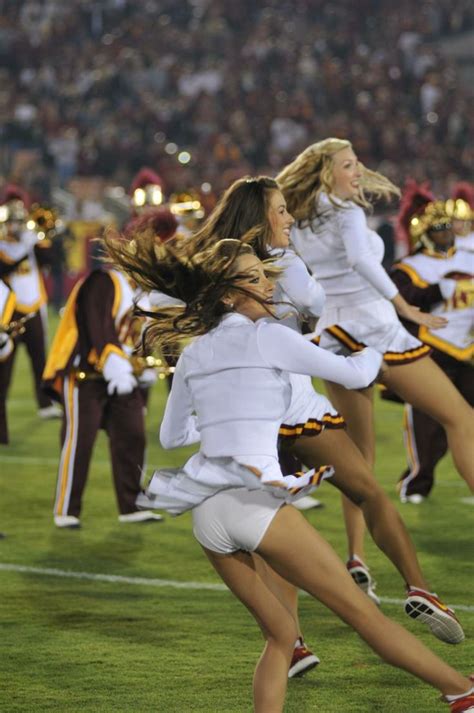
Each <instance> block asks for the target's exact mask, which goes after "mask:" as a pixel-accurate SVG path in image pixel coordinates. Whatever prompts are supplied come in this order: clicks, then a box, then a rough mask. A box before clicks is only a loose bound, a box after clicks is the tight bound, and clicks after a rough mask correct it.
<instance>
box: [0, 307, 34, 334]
mask: <svg viewBox="0 0 474 713" xmlns="http://www.w3.org/2000/svg"><path fill="white" fill-rule="evenodd" d="M35 314H36V312H31V313H30V314H25V316H24V317H20V318H19V319H14V320H12V321H11V322H9V323H8V324H6V325H5V326H0V334H8V336H9V337H11V338H12V339H15V337H18V336H20V334H24V333H25V331H26V327H25V324H26V322H28V320H29V319H31V318H32V317H34V316H35Z"/></svg>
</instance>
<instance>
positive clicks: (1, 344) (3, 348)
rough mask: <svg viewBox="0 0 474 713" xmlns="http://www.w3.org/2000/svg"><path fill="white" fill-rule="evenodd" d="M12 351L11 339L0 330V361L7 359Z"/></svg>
mask: <svg viewBox="0 0 474 713" xmlns="http://www.w3.org/2000/svg"><path fill="white" fill-rule="evenodd" d="M12 351H13V341H12V340H11V339H10V337H9V336H8V334H5V333H2V332H0V361H4V360H5V359H7V358H8V357H9V356H10V354H11V353H12Z"/></svg>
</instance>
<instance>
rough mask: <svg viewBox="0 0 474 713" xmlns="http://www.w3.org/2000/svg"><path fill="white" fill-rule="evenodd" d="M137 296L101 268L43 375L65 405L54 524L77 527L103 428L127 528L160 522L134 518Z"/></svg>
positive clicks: (143, 514)
mask: <svg viewBox="0 0 474 713" xmlns="http://www.w3.org/2000/svg"><path fill="white" fill-rule="evenodd" d="M134 300H135V291H134V289H133V288H132V286H131V285H130V283H129V281H128V280H127V278H126V277H125V276H124V275H123V274H122V273H120V272H118V271H117V270H108V269H105V268H104V269H98V270H94V271H93V272H91V273H90V274H89V275H88V276H87V277H86V278H84V279H83V280H81V281H80V282H78V283H77V284H76V286H75V287H74V289H73V291H72V293H71V295H70V296H69V299H68V301H67V304H66V307H65V309H64V314H63V316H62V319H61V321H60V324H59V326H58V330H57V332H56V335H55V338H54V341H53V344H52V347H51V351H50V354H49V357H48V361H47V363H46V368H45V371H44V374H43V379H44V385H45V387H46V389H47V390H48V391H49V392H50V393H52V394H53V395H54V397H55V398H56V399H58V400H60V401H61V403H62V405H63V409H64V417H63V423H62V429H61V443H62V446H61V456H60V463H59V471H58V479H57V489H56V500H55V505H54V522H55V525H56V526H57V527H60V528H77V527H80V515H81V507H82V495H83V492H84V488H85V486H86V481H87V476H88V471H89V465H90V460H91V456H92V449H93V446H94V442H95V439H96V436H97V432H98V430H99V429H100V428H103V429H104V430H105V431H106V433H107V436H108V440H109V445H110V454H111V461H112V472H113V478H114V487H115V493H116V497H117V503H118V509H119V513H120V514H119V521H120V522H122V523H130V522H145V521H150V520H161V519H162V518H161V516H160V515H155V514H154V513H152V512H147V511H137V508H136V505H135V500H136V498H137V495H138V493H139V492H140V482H141V477H142V469H143V464H144V454H145V424H144V414H143V400H142V396H141V394H140V390H139V388H138V387H139V381H140V377H139V376H137V375H136V374H135V373H134V366H133V363H132V362H133V359H132V358H131V357H130V354H131V350H132V345H133V344H134V342H135V341H136V339H137V337H138V336H139V334H140V329H141V322H140V323H139V324H137V320H136V319H135V318H134V317H133V309H134Z"/></svg>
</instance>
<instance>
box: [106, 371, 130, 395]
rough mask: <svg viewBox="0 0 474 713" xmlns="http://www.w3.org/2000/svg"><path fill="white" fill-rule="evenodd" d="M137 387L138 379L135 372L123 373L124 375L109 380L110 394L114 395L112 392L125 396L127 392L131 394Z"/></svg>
mask: <svg viewBox="0 0 474 713" xmlns="http://www.w3.org/2000/svg"><path fill="white" fill-rule="evenodd" d="M136 387H137V380H136V379H135V377H134V376H133V374H122V376H119V377H117V378H116V379H110V381H108V382H107V393H108V394H109V396H112V394H117V396H124V395H125V394H131V393H132V391H133V389H135V388H136Z"/></svg>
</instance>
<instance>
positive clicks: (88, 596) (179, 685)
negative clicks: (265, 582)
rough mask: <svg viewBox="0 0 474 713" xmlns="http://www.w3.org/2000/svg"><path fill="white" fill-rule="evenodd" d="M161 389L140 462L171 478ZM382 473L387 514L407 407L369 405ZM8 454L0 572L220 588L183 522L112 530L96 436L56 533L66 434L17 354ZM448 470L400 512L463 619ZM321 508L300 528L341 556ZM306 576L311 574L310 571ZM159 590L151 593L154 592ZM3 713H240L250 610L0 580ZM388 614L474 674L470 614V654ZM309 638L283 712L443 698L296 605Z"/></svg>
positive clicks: (178, 459)
mask: <svg viewBox="0 0 474 713" xmlns="http://www.w3.org/2000/svg"><path fill="white" fill-rule="evenodd" d="M165 399H166V387H165V385H164V383H163V382H160V383H159V384H158V385H157V386H155V388H154V390H153V395H152V400H151V403H150V407H149V416H148V420H147V429H148V443H149V449H148V462H149V463H150V467H151V466H162V465H165V464H166V465H171V464H180V463H182V462H184V460H185V458H186V457H187V455H189V453H190V452H192V451H191V450H190V449H183V450H181V451H171V452H163V451H162V450H161V448H160V446H159V444H158V438H157V433H158V428H159V422H160V416H161V413H162V409H163V405H164V401H165ZM376 408H377V418H376V426H377V474H378V478H379V479H380V481H381V482H382V483H383V484H384V486H385V488H386V490H387V492H388V493H389V494H390V495H391V497H392V498H393V499H394V500H395V501H396V500H397V499H396V495H395V491H394V483H395V481H396V479H397V477H398V474H399V473H400V472H401V470H402V469H403V467H404V451H403V446H402V436H401V415H402V410H401V407H400V406H398V405H396V404H389V403H385V402H382V401H379V400H377V404H376ZM8 410H9V422H10V431H11V444H10V445H9V446H8V447H5V446H3V447H0V471H1V500H2V507H1V521H0V530H2V531H3V532H5V534H6V538H5V539H4V540H2V541H0V563H2V564H13V565H16V566H17V565H22V566H24V567H30V568H37V569H41V570H45V569H50V570H51V569H57V570H61V571H69V570H70V571H74V572H87V573H96V574H108V575H120V576H122V577H129V578H147V579H153V578H154V579H161V580H163V579H165V580H173V581H177V582H189V581H191V582H197V583H217V582H218V580H217V577H216V575H215V574H214V572H213V571H212V570H211V568H210V566H209V564H208V563H207V560H206V559H205V557H204V555H203V554H202V552H201V550H200V548H199V546H198V545H197V543H196V542H195V541H194V539H193V537H192V534H191V526H190V516H189V515H183V516H181V517H179V518H170V517H167V518H166V521H165V522H163V523H156V524H141V525H140V524H133V525H132V524H119V523H118V521H117V511H116V506H115V500H114V493H113V488H112V480H111V473H110V466H109V462H108V452H107V442H106V439H105V437H104V434H100V436H99V438H98V441H97V444H96V448H95V452H94V460H93V464H92V466H91V469H90V477H89V483H88V486H87V488H86V493H85V498H84V507H83V516H82V522H83V528H82V529H81V530H78V531H60V530H57V529H56V528H54V526H53V524H52V514H51V508H52V502H53V498H54V490H55V481H56V467H57V461H58V452H59V440H58V439H59V435H58V434H59V421H52V422H51V421H50V422H42V421H40V419H39V418H38V417H37V416H36V407H35V404H34V402H33V397H32V386H31V382H30V376H29V372H28V365H27V362H26V357H25V354H24V353H23V350H21V353H20V355H19V358H18V360H17V364H16V369H15V375H14V382H13V386H12V390H11V394H10V399H9V404H8ZM465 495H467V493H466V488H465V486H464V485H463V483H462V481H461V479H460V478H459V477H458V476H457V475H456V474H455V472H454V469H453V466H452V464H451V461H450V459H449V458H447V459H445V461H444V462H443V463H442V464H441V466H440V467H439V472H438V484H437V487H436V489H435V490H434V492H433V494H432V497H431V498H430V500H429V501H428V502H426V503H424V504H423V505H422V506H419V507H417V506H409V505H405V506H402V505H399V507H400V509H401V512H402V513H403V516H404V519H405V521H406V523H407V525H408V527H409V529H410V531H411V533H412V536H413V538H414V541H415V543H416V545H417V548H418V552H419V556H420V559H421V562H422V564H423V567H424V570H425V572H426V574H427V576H428V578H429V580H430V581H431V582H432V583H433V585H434V586H435V587H436V588H437V590H438V593H439V594H440V595H442V597H443V598H444V599H445V601H448V602H449V603H458V604H463V605H471V604H472V601H471V596H470V594H471V591H472V582H473V578H472V568H471V567H470V566H469V562H470V561H472V523H473V518H472V508H471V507H470V506H469V505H466V504H463V503H462V502H461V498H462V497H463V496H465ZM318 497H319V498H320V499H322V500H323V501H324V504H325V508H324V509H321V510H316V511H310V512H309V513H308V514H307V517H308V519H309V520H310V521H311V522H312V523H313V524H314V525H315V526H316V527H317V528H318V529H319V530H320V531H321V533H323V535H324V536H325V537H326V538H327V539H328V540H329V542H331V544H332V545H333V546H334V547H335V549H336V550H337V552H338V553H339V554H340V555H341V556H342V557H344V556H345V536H344V528H343V524H342V517H341V510H340V504H339V497H338V494H337V492H336V491H335V489H334V488H332V487H331V486H330V485H328V484H325V485H324V486H323V488H322V490H320V491H319V495H318ZM367 558H368V559H369V561H370V564H371V568H372V570H373V572H374V574H375V576H376V578H377V581H378V592H379V593H380V595H381V596H382V597H387V598H390V597H393V598H397V599H401V598H402V597H403V587H402V583H401V582H400V579H399V577H398V575H397V573H396V572H395V571H394V570H393V567H392V566H391V565H390V564H389V563H388V562H387V561H386V559H385V558H384V557H383V555H382V554H381V553H380V552H379V551H378V550H377V549H376V548H375V546H374V545H373V544H372V543H371V542H368V544H367ZM308 566H311V563H308ZM155 584H157V583H156V582H155ZM0 592H1V597H0V617H1V621H2V633H1V644H2V654H3V655H2V661H1V664H0V710H1V711H2V713H10V712H12V713H13V712H16V711H18V712H20V711H21V712H22V713H30V712H31V713H36V711H38V712H39V711H61V712H62V713H64V712H65V711H66V712H68V713H69V712H73V713H76V711H90V712H93V711H94V712H95V711H99V712H104V713H108V712H109V711H110V712H112V711H113V712H114V713H118V712H120V713H121V712H123V713H125V712H127V713H129V712H130V713H132V712H133V713H134V712H137V713H138V712H141V711H143V712H144V711H160V712H163V713H174V712H175V711H176V712H178V711H179V712H181V711H183V710H187V711H202V712H203V713H214V712H216V713H217V712H219V713H244V712H246V711H249V712H250V711H251V709H252V705H251V682H252V672H253V667H254V664H255V662H256V659H257V658H258V656H259V653H260V651H261V647H262V641H261V638H260V635H259V632H258V630H257V628H256V626H255V624H254V622H253V620H252V618H251V617H250V615H249V614H248V613H247V611H246V610H245V609H244V608H243V607H242V606H241V605H240V604H239V603H238V602H237V601H236V600H235V599H234V598H233V597H232V596H231V595H230V594H229V593H228V592H227V591H222V590H217V591H213V590H206V589H180V588H176V587H171V586H149V585H146V584H143V583H142V584H140V583H139V582H134V583H132V582H131V583H126V582H123V581H122V582H120V581H119V582H113V581H109V582H107V581H100V580H88V579H71V578H67V577H60V576H55V575H47V574H45V573H42V574H41V573H38V572H36V573H35V572H28V571H23V572H20V571H12V570H7V569H3V570H2V569H0ZM383 609H384V611H385V612H386V613H387V614H388V615H389V616H391V617H393V618H394V619H396V620H397V621H399V622H400V623H403V624H404V625H406V626H407V628H409V629H410V630H412V631H414V632H416V633H418V634H419V636H420V638H422V639H423V640H424V641H425V643H427V644H428V645H429V646H430V648H432V649H433V650H435V651H436V652H437V653H439V654H440V655H442V656H443V657H444V658H445V659H447V660H449V662H450V663H452V664H453V665H454V666H456V667H458V668H459V669H461V670H463V671H465V672H466V673H467V672H469V671H470V670H471V668H470V667H471V666H472V660H473V648H474V647H473V645H472V636H473V634H474V626H473V624H474V611H473V610H472V609H471V611H459V612H458V613H459V616H460V618H461V620H462V622H463V625H464V628H465V631H466V636H467V640H466V641H465V642H464V643H463V644H461V645H460V646H456V647H449V646H447V645H445V644H443V643H441V642H439V641H438V640H437V639H435V638H433V637H432V636H431V635H430V634H429V633H428V632H427V631H426V632H425V629H424V628H420V626H419V625H417V624H416V623H415V622H413V621H411V620H409V619H407V617H406V616H404V614H403V612H402V610H401V606H400V605H399V604H398V605H397V604H390V603H385V604H384V605H383ZM300 611H301V621H302V625H303V631H304V634H305V637H306V640H307V641H308V643H309V644H310V646H311V647H312V648H314V650H315V651H316V652H317V653H318V655H319V656H320V658H321V660H322V663H321V665H320V666H319V667H318V668H317V669H316V670H315V671H313V672H312V673H310V674H309V675H308V676H307V677H305V678H303V679H300V680H293V681H291V682H290V684H289V690H288V695H287V703H286V708H285V711H287V712H288V713H290V712H293V711H294V712H295V713H296V711H298V713H306V712H308V713H309V712H312V711H315V712H316V711H321V712H322V711H324V713H343V712H344V713H375V712H379V711H384V713H413V712H414V711H417V713H433V712H434V711H436V710H444V708H443V706H442V704H441V703H438V702H437V694H436V692H435V691H433V690H432V689H430V688H429V687H428V686H426V685H424V684H422V683H421V682H418V681H417V680H415V679H413V678H412V677H411V676H409V675H408V674H406V673H404V672H402V671H398V670H396V669H393V668H391V667H389V666H387V665H385V664H383V663H382V662H381V661H380V660H379V659H378V658H377V657H376V656H375V655H374V654H373V653H372V652H371V651H370V650H369V649H368V648H367V646H366V645H365V644H364V643H362V642H361V641H360V640H359V639H358V637H357V636H356V635H355V634H354V633H353V632H352V631H351V630H350V629H349V628H348V627H347V626H346V625H345V624H343V623H342V622H340V621H339V620H338V619H337V618H336V617H335V616H334V615H333V614H332V613H330V612H328V611H327V610H325V609H324V608H323V607H322V606H321V605H320V604H319V603H317V602H314V601H313V600H311V599H310V598H309V597H307V596H302V597H301V606H300Z"/></svg>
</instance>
